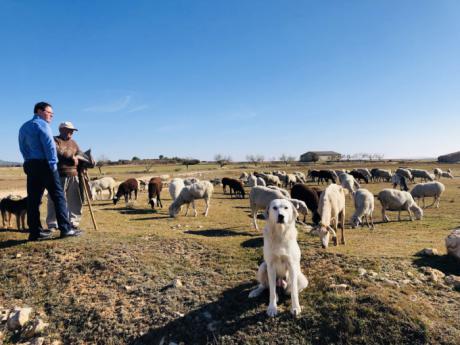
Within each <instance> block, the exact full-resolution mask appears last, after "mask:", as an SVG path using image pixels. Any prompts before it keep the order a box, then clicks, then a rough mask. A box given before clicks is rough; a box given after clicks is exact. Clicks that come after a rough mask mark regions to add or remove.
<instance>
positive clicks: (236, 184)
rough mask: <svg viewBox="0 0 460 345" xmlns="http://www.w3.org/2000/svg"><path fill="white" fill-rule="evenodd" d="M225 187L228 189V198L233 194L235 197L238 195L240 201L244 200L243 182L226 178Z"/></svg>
mask: <svg viewBox="0 0 460 345" xmlns="http://www.w3.org/2000/svg"><path fill="white" fill-rule="evenodd" d="M227 185H228V186H229V187H230V198H233V194H235V197H236V196H237V195H240V196H241V198H242V199H244V195H245V193H244V187H243V182H241V181H240V180H236V179H234V178H228V179H227Z"/></svg>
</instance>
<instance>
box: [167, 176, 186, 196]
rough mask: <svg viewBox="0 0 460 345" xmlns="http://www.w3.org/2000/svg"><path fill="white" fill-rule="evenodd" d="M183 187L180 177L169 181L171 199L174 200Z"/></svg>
mask: <svg viewBox="0 0 460 345" xmlns="http://www.w3.org/2000/svg"><path fill="white" fill-rule="evenodd" d="M184 187H185V184H184V180H183V179H181V178H174V179H172V180H171V182H170V183H169V195H171V199H172V200H173V201H174V200H176V199H177V197H178V196H179V194H180V191H181V190H182V188H184Z"/></svg>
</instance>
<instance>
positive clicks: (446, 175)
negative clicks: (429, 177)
mask: <svg viewBox="0 0 460 345" xmlns="http://www.w3.org/2000/svg"><path fill="white" fill-rule="evenodd" d="M441 176H442V177H447V178H454V175H452V173H451V172H449V171H443V172H442V174H441Z"/></svg>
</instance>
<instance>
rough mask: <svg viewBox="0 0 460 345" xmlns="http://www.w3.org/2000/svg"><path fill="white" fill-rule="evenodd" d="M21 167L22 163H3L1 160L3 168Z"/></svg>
mask: <svg viewBox="0 0 460 345" xmlns="http://www.w3.org/2000/svg"><path fill="white" fill-rule="evenodd" d="M21 165H22V163H18V162H8V161H2V160H1V159H0V166H2V167H20V166H21Z"/></svg>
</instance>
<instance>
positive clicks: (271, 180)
mask: <svg viewBox="0 0 460 345" xmlns="http://www.w3.org/2000/svg"><path fill="white" fill-rule="evenodd" d="M259 177H262V178H263V179H264V180H265V183H266V184H267V186H268V185H272V186H277V187H281V186H282V184H281V180H280V178H279V177H278V176H276V175H272V174H265V173H263V174H259Z"/></svg>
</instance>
